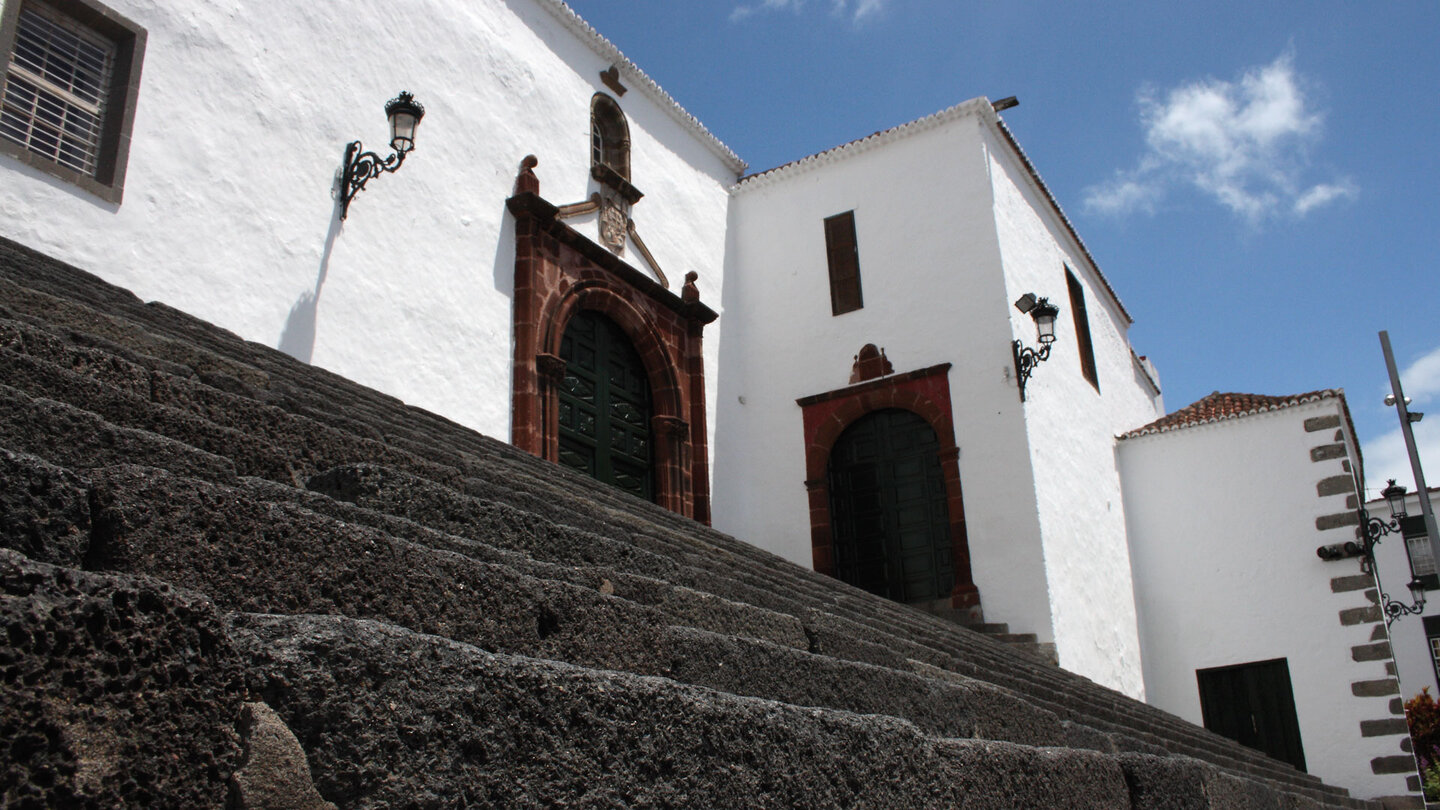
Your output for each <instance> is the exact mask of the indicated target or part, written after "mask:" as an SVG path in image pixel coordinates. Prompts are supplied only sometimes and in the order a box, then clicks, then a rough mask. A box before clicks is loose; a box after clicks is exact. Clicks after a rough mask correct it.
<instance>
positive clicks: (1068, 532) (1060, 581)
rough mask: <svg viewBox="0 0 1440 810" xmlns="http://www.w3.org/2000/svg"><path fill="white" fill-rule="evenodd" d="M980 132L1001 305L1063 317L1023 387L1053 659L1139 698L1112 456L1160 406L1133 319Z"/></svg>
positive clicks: (1010, 155) (1020, 168) (1002, 152)
mask: <svg viewBox="0 0 1440 810" xmlns="http://www.w3.org/2000/svg"><path fill="white" fill-rule="evenodd" d="M985 131H986V134H987V138H986V142H985V146H986V152H987V157H988V171H989V176H990V182H991V185H992V187H993V189H994V191H993V195H994V200H995V204H994V219H995V228H996V232H997V234H998V235H999V245H1000V254H1001V260H1002V262H1003V264H1004V272H1005V285H1006V300H1007V301H1014V300H1015V299H1017V298H1019V297H1020V296H1022V295H1024V294H1025V293H1034V294H1036V295H1039V296H1043V297H1048V298H1049V299H1050V301H1051V302H1052V303H1054V304H1055V305H1056V306H1058V307H1059V308H1060V316H1059V318H1058V319H1057V321H1056V324H1055V334H1056V340H1055V343H1054V344H1053V346H1052V347H1051V353H1050V357H1049V359H1048V360H1046V361H1045V362H1043V363H1041V364H1040V365H1039V366H1038V367H1036V369H1035V372H1034V375H1033V376H1032V377H1031V379H1030V380H1029V382H1028V383H1027V387H1026V398H1027V401H1026V402H1025V404H1024V412H1025V427H1026V433H1027V441H1026V444H1025V450H1026V451H1028V453H1029V455H1030V467H1031V469H1032V470H1033V475H1034V485H1033V489H1032V492H1033V496H1034V499H1035V505H1034V506H1033V507H1032V508H1034V509H1035V510H1036V511H1037V513H1038V515H1039V530H1040V531H1039V536H1040V537H1041V538H1043V540H1042V545H1043V552H1044V558H1045V576H1046V582H1047V584H1048V587H1049V607H1050V611H1051V615H1052V618H1051V621H1052V623H1053V627H1054V640H1055V645H1056V651H1057V653H1058V654H1059V659H1060V665H1061V666H1063V667H1065V668H1066V669H1069V670H1071V671H1074V672H1078V673H1081V674H1083V675H1086V676H1088V677H1090V678H1092V679H1094V680H1096V681H1098V682H1100V683H1103V684H1105V685H1107V686H1111V687H1114V688H1116V689H1119V690H1121V691H1123V692H1125V693H1126V694H1129V695H1132V696H1134V697H1137V698H1143V696H1144V684H1143V679H1142V676H1141V668H1140V643H1139V638H1138V635H1137V631H1136V624H1135V621H1136V620H1135V602H1134V595H1133V588H1132V585H1131V581H1130V578H1131V574H1130V559H1129V551H1128V548H1127V545H1126V538H1125V516H1124V506H1123V498H1122V493H1121V485H1120V475H1119V471H1118V469H1117V467H1116V461H1115V449H1114V448H1115V437H1116V436H1117V435H1119V434H1121V433H1124V432H1126V431H1128V430H1132V429H1134V428H1138V427H1140V426H1141V425H1144V424H1147V423H1149V422H1151V421H1153V420H1155V419H1156V418H1157V417H1159V416H1160V415H1162V414H1163V413H1164V407H1163V404H1162V402H1161V400H1160V397H1159V392H1158V391H1157V390H1156V389H1155V388H1154V386H1153V385H1152V383H1151V382H1150V381H1149V380H1147V379H1146V378H1145V377H1144V375H1143V372H1141V371H1140V370H1139V369H1138V368H1137V364H1136V361H1135V358H1134V355H1133V353H1132V352H1131V350H1130V343H1129V339H1128V338H1127V336H1126V332H1127V330H1128V328H1129V318H1128V317H1127V316H1126V314H1125V313H1124V311H1123V310H1122V309H1121V308H1120V305H1119V303H1118V302H1117V301H1116V300H1115V298H1114V296H1113V294H1112V293H1110V292H1109V290H1108V288H1107V287H1106V285H1105V284H1104V282H1103V281H1102V280H1101V279H1100V277H1099V275H1098V273H1097V272H1096V271H1095V269H1094V267H1093V266H1092V265H1091V263H1090V260H1089V258H1088V256H1086V255H1085V253H1084V252H1083V249H1082V247H1081V246H1080V245H1078V244H1077V243H1076V242H1075V239H1074V237H1073V236H1071V234H1070V233H1069V231H1068V229H1067V228H1065V226H1064V223H1063V222H1062V221H1061V220H1060V218H1059V216H1058V214H1057V213H1056V212H1055V209H1054V208H1053V207H1052V206H1051V205H1050V204H1049V201H1048V200H1047V199H1046V197H1045V195H1044V192H1043V190H1042V189H1041V188H1040V187H1039V186H1038V185H1037V184H1036V182H1035V181H1034V179H1033V177H1032V175H1031V174H1030V172H1029V170H1028V169H1027V168H1026V167H1024V165H1023V164H1022V163H1021V162H1020V161H1019V160H1018V159H1017V157H1016V155H1015V153H1014V150H1013V149H1011V148H1010V146H1009V144H1008V143H1006V142H1004V141H1003V140H1002V138H1001V137H1000V136H999V135H998V133H997V132H996V130H994V129H992V128H987V129H986V130H985ZM1067 267H1068V268H1069V270H1070V272H1071V273H1072V274H1073V275H1074V276H1075V278H1076V279H1077V280H1078V281H1079V282H1080V284H1081V286H1082V287H1083V289H1084V300H1085V304H1086V310H1087V313H1088V314H1087V320H1088V323H1089V328H1090V336H1091V343H1092V346H1093V353H1094V358H1095V366H1096V378H1097V380H1098V382H1099V385H1098V388H1097V387H1096V386H1093V385H1091V383H1090V382H1089V381H1088V380H1086V379H1085V377H1084V375H1083V373H1082V371H1081V364H1080V351H1079V341H1078V337H1077V332H1076V312H1075V308H1074V307H1073V306H1072V305H1071V301H1070V297H1069V291H1068V286H1067V282H1066V277H1065V271H1066V268H1067ZM1006 311H1007V312H1008V313H1009V318H1010V328H1011V332H1012V334H1013V336H1014V337H1015V338H1018V339H1020V340H1021V341H1023V342H1024V344H1025V345H1026V346H1030V347H1035V348H1038V345H1037V343H1036V330H1035V324H1034V322H1033V321H1032V320H1031V318H1030V317H1029V316H1028V315H1024V314H1022V313H1020V312H1019V311H1018V310H1015V309H1014V308H1013V307H1007V309H1006ZM1017 405H1018V403H1017Z"/></svg>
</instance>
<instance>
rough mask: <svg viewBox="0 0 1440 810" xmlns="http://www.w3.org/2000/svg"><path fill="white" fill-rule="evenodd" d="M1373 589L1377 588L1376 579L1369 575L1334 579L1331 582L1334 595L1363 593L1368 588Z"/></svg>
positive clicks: (1353, 575) (1354, 575) (1352, 575)
mask: <svg viewBox="0 0 1440 810" xmlns="http://www.w3.org/2000/svg"><path fill="white" fill-rule="evenodd" d="M1373 587H1375V578H1374V577H1372V576H1370V575H1369V574H1351V575H1349V576H1343V577H1334V578H1332V579H1331V580H1330V591H1331V592H1332V593H1345V592H1347V591H1362V590H1364V589H1366V588H1373Z"/></svg>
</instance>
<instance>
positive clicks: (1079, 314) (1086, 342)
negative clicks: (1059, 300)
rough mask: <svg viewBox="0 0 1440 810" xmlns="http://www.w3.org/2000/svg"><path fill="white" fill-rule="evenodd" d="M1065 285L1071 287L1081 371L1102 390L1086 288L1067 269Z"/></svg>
mask: <svg viewBox="0 0 1440 810" xmlns="http://www.w3.org/2000/svg"><path fill="white" fill-rule="evenodd" d="M1065 285H1066V286H1067V287H1069V288H1070V314H1071V317H1073V318H1074V319H1075V342H1076V345H1077V346H1078V347H1079V349H1080V373H1081V374H1083V375H1084V376H1085V379H1087V380H1089V381H1090V384H1091V385H1093V386H1095V390H1096V391H1099V390H1100V376H1099V375H1098V374H1096V373H1095V346H1094V344H1092V343H1091V342H1090V314H1089V313H1088V312H1086V311H1085V288H1084V287H1081V286H1080V280H1079V279H1077V278H1075V274H1074V273H1071V272H1070V269H1069V268H1066V269H1065Z"/></svg>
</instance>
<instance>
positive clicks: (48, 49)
mask: <svg viewBox="0 0 1440 810" xmlns="http://www.w3.org/2000/svg"><path fill="white" fill-rule="evenodd" d="M144 51H145V30H144V29H143V28H140V27H139V26H137V25H135V24H134V23H132V22H130V21H129V20H126V19H125V18H124V17H121V16H120V15H118V14H115V13H114V12H112V11H110V10H109V9H107V8H105V7H104V6H102V5H100V4H98V3H96V2H94V0H52V2H39V1H38V0H24V2H19V0H16V2H10V3H7V4H6V7H5V10H4V13H3V16H0V66H3V69H4V72H3V75H0V83H3V92H0V97H3V106H0V153H3V154H8V155H10V156H11V157H14V158H16V159H18V160H20V161H22V162H24V163H27V164H29V165H31V166H33V167H35V168H37V169H40V170H41V171H44V172H46V173H48V174H51V175H54V176H56V177H59V178H61V179H63V180H65V181H67V182H70V183H74V184H75V185H77V186H80V187H81V188H84V189H85V190H87V191H89V192H91V193H92V194H96V195H98V196H99V197H101V198H103V199H105V200H108V201H110V202H116V203H118V202H120V198H121V194H122V190H123V188H124V185H125V163H126V158H127V156H128V153H129V147H130V131H131V128H132V125H133V123H134V118H135V99H136V96H137V95H138V93H139V89H140V63H141V60H142V57H143V56H144Z"/></svg>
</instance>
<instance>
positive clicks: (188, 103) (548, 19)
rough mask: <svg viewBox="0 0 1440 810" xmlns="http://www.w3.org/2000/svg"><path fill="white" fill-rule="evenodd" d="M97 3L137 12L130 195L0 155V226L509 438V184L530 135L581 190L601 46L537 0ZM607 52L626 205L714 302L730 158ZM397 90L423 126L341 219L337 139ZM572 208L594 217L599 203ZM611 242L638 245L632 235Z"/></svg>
mask: <svg viewBox="0 0 1440 810" xmlns="http://www.w3.org/2000/svg"><path fill="white" fill-rule="evenodd" d="M6 2H7V3H8V2H15V0H6ZM110 5H111V6H112V7H113V8H114V9H115V10H116V11H117V12H119V13H121V14H123V15H125V16H127V17H129V18H130V19H132V20H134V21H135V22H136V23H138V24H139V25H141V26H142V27H144V28H145V29H146V30H147V32H148V37H149V39H148V44H147V47H146V52H145V60H144V66H143V72H142V80H141V85H140V94H139V102H138V112H137V114H136V117H135V127H134V132H133V144H132V146H131V149H130V159H129V163H128V174H127V178H126V185H125V191H124V195H125V196H124V201H123V203H122V204H120V205H118V206H116V205H111V204H108V203H104V202H103V201H100V200H99V199H97V198H95V197H93V196H91V195H89V194H87V193H85V192H84V191H81V190H79V189H76V188H74V187H72V186H70V185H68V184H66V183H64V182H61V181H58V180H55V179H53V178H51V177H49V176H48V175H45V174H43V173H40V172H38V171H35V170H33V169H30V168H29V167H26V166H24V165H23V164H21V163H19V162H18V161H14V160H12V159H9V158H4V157H0V175H3V180H0V234H3V235H4V236H7V237H9V238H12V239H14V240H16V241H19V242H21V243H23V244H26V245H29V246H31V247H34V248H36V249H38V250H40V251H42V252H44V253H47V254H50V255H52V256H55V257H57V258H60V259H62V260H65V261H68V262H70V263H73V264H75V265H77V266H79V267H80V268H82V269H85V270H88V271H90V272H93V273H96V274H97V275H100V276H101V277H103V278H105V279H106V280H107V281H110V282H112V283H115V284H118V285H120V286H122V287H126V288H129V289H131V290H132V291H134V292H135V293H136V295H138V296H139V297H140V298H142V299H144V300H157V301H162V302H164V303H166V304H169V305H171V306H174V307H177V308H179V309H181V310H184V311H186V312H189V313H191V314H194V315H196V316H198V317H201V318H204V319H206V320H208V321H211V322H214V323H216V324H219V325H220V326H223V327H226V328H228V329H230V330H232V331H234V332H236V333H238V334H239V335H240V336H242V337H244V338H247V339H249V340H253V341H255V342H258V343H262V344H265V345H269V346H272V347H277V348H282V349H283V350H285V351H287V352H289V353H291V354H294V355H295V356H297V357H300V358H301V359H305V360H309V361H312V362H314V363H315V364H316V365H319V366H323V367H325V368H328V369H330V370H332V371H335V372H337V373H339V374H342V375H344V376H346V377H349V378H351V379H354V380H357V381H359V382H361V383H363V384H366V385H369V386H372V387H375V388H378V389H379V390H381V391H385V392H387V393H390V394H393V395H396V396H398V397H400V398H402V399H404V400H406V401H407V402H409V403H411V404H414V405H419V406H421V407H425V408H428V409H430V410H432V411H435V412H437V413H440V414H443V415H445V416H447V417H449V418H451V419H454V420H455V421H457V422H460V423H461V424H464V425H467V426H469V427H472V428H475V429H478V430H480V431H482V432H485V433H487V434H489V435H492V436H495V437H498V438H502V439H508V438H509V424H510V380H511V374H510V365H511V292H512V288H513V284H514V242H513V240H514V227H513V221H512V220H511V219H510V217H509V214H508V213H507V212H506V210H505V199H506V198H507V197H509V196H510V195H511V193H512V191H513V184H514V180H515V176H516V173H517V171H518V169H519V163H520V160H521V158H523V157H524V156H525V155H527V154H532V153H533V154H535V155H537V156H538V157H539V160H540V165H539V167H538V168H537V170H536V172H537V174H538V176H539V178H540V182H541V193H542V195H543V196H544V197H545V198H546V199H548V200H550V201H551V202H553V203H556V204H564V203H570V202H579V201H582V200H584V199H586V198H587V197H588V196H589V195H590V193H591V191H592V190H594V189H595V187H596V186H595V182H594V181H593V180H591V179H590V177H589V160H590V152H589V149H590V134H589V130H590V123H589V116H590V99H591V96H592V95H593V94H594V93H595V92H596V91H603V92H606V93H611V92H612V91H610V90H608V89H606V88H605V87H604V86H603V85H602V84H601V82H600V78H599V74H600V72H601V71H602V70H604V69H606V68H607V67H609V66H610V64H611V63H612V61H611V60H612V59H613V58H614V55H613V54H611V55H609V56H602V51H603V50H604V49H605V48H606V47H608V46H605V45H603V44H600V45H597V44H596V38H594V37H593V36H591V35H589V34H587V33H586V32H585V29H584V28H583V23H578V22H577V21H576V20H574V18H573V17H569V18H568V19H569V21H568V22H566V19H567V15H568V11H565V10H563V9H561V8H559V7H558V6H556V4H554V3H551V2H548V0H508V1H507V0H469V1H468V2H465V3H453V2H444V0H414V1H413V2H410V3H407V4H406V6H405V8H404V13H403V24H397V18H396V11H397V10H396V8H395V6H394V4H387V3H381V2H376V0H349V1H347V2H345V3H287V2H278V0H272V1H271V2H254V3H239V2H235V1H234V0H229V1H228V2H227V1H226V0H220V2H205V3H180V4H176V3H155V2H150V1H149V0H111V2H110ZM557 11H558V12H559V13H558V14H557V13H555V12H557ZM622 68H624V70H623V71H622V74H621V80H622V82H623V83H624V84H625V85H626V86H627V87H629V89H630V92H629V93H627V94H626V95H624V96H623V97H621V98H620V99H619V102H620V104H621V107H622V109H623V110H624V111H625V113H626V115H627V117H628V119H629V127H630V134H631V140H632V158H631V164H632V176H633V180H634V183H635V185H636V186H638V187H639V188H640V189H641V190H642V191H643V192H645V195H646V196H645V198H644V199H642V200H641V201H640V202H639V203H638V204H637V205H636V206H635V209H634V214H633V216H634V219H635V221H636V224H637V227H638V229H639V232H640V234H641V237H642V238H643V239H644V240H645V241H646V243H647V245H648V247H649V248H650V250H651V252H652V253H653V254H654V256H655V257H656V260H657V262H658V263H659V264H660V266H661V268H662V269H663V271H664V272H665V274H666V275H667V276H668V277H669V280H670V283H671V288H672V290H673V291H675V292H677V293H678V291H679V287H680V284H681V283H682V282H683V279H684V275H685V273H686V272H687V271H692V270H693V271H695V272H697V273H699V286H700V290H701V295H702V300H703V301H704V302H705V303H707V304H709V305H710V306H711V307H713V308H715V309H717V310H718V309H719V305H720V300H721V297H722V292H723V289H722V288H723V279H722V275H721V271H722V269H723V256H724V250H725V241H724V240H725V217H726V209H727V206H728V196H727V194H726V191H725V189H726V188H727V187H728V185H729V184H731V183H733V181H734V179H735V177H736V173H737V172H738V171H739V170H740V166H741V164H740V163H739V161H738V159H734V158H733V156H728V157H727V155H726V154H725V150H724V147H723V146H720V145H719V144H718V143H717V142H714V141H713V140H709V139H708V136H705V135H703V134H700V132H699V130H698V128H696V127H691V126H687V125H685V124H682V123H681V122H680V121H679V120H677V112H676V111H675V110H674V109H672V108H671V107H670V102H668V100H667V99H666V98H665V97H663V95H660V94H655V93H651V92H647V91H646V89H645V88H644V87H642V86H641V85H642V84H644V81H643V77H637V76H636V75H635V74H634V73H633V72H629V71H631V68H629V67H627V66H625V65H623V64H622ZM400 90H409V91H411V92H413V93H414V94H415V97H416V99H417V100H418V101H420V102H421V103H422V104H424V105H425V109H426V114H425V118H424V121H423V122H422V123H421V125H420V129H419V132H418V136H417V148H416V150H415V152H414V153H413V154H411V155H410V156H409V157H408V159H407V160H406V161H405V163H404V165H403V166H401V168H400V169H399V171H398V172H396V173H394V174H386V175H383V176H381V177H379V178H377V179H375V180H372V181H371V182H370V184H369V186H368V187H367V188H366V189H365V190H364V191H363V192H361V193H360V194H359V196H358V197H357V198H356V199H355V200H354V202H353V203H352V204H351V206H350V213H349V218H348V219H347V220H346V221H344V223H343V225H342V224H341V223H340V221H339V220H338V219H337V218H336V216H335V213H336V207H335V203H334V200H333V198H332V188H333V182H334V178H335V174H336V171H337V169H338V168H339V165H340V162H341V158H342V156H343V151H344V147H345V144H346V143H347V142H348V141H350V140H354V139H359V140H361V141H363V142H364V145H365V147H366V148H367V149H373V150H375V151H377V152H379V153H380V154H381V155H382V156H384V155H388V154H389V152H390V150H389V148H388V146H387V144H386V141H387V139H388V137H389V136H388V132H387V125H386V121H385V117H384V111H383V105H384V103H385V101H386V100H388V99H389V98H391V97H393V96H394V95H395V94H396V93H397V92H398V91H400ZM678 116H679V117H681V118H683V113H678ZM572 222H573V224H574V225H575V227H577V228H578V229H579V230H580V231H581V232H582V233H586V234H588V235H590V236H591V237H592V238H593V237H594V236H595V228H596V226H595V224H594V217H589V218H586V219H578V220H575V221H572ZM625 260H626V261H628V262H630V263H631V264H633V265H635V266H636V267H638V268H640V269H641V270H642V271H647V272H648V270H649V268H647V267H646V265H645V262H644V260H643V259H641V258H640V257H639V254H638V253H637V252H636V250H635V249H634V246H633V245H629V246H628V247H627V250H626V252H625ZM717 326H718V325H717ZM717 326H712V327H710V329H709V330H707V332H708V334H707V337H708V338H709V341H708V344H707V352H706V365H707V371H708V379H707V391H708V392H710V394H709V395H710V399H711V406H712V411H713V400H714V391H715V389H716V386H715V377H714V369H715V368H716V366H717V358H718V351H717V346H716V343H717V341H715V339H714V337H715V334H716V333H717V331H718V330H717ZM712 424H713V420H712Z"/></svg>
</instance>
